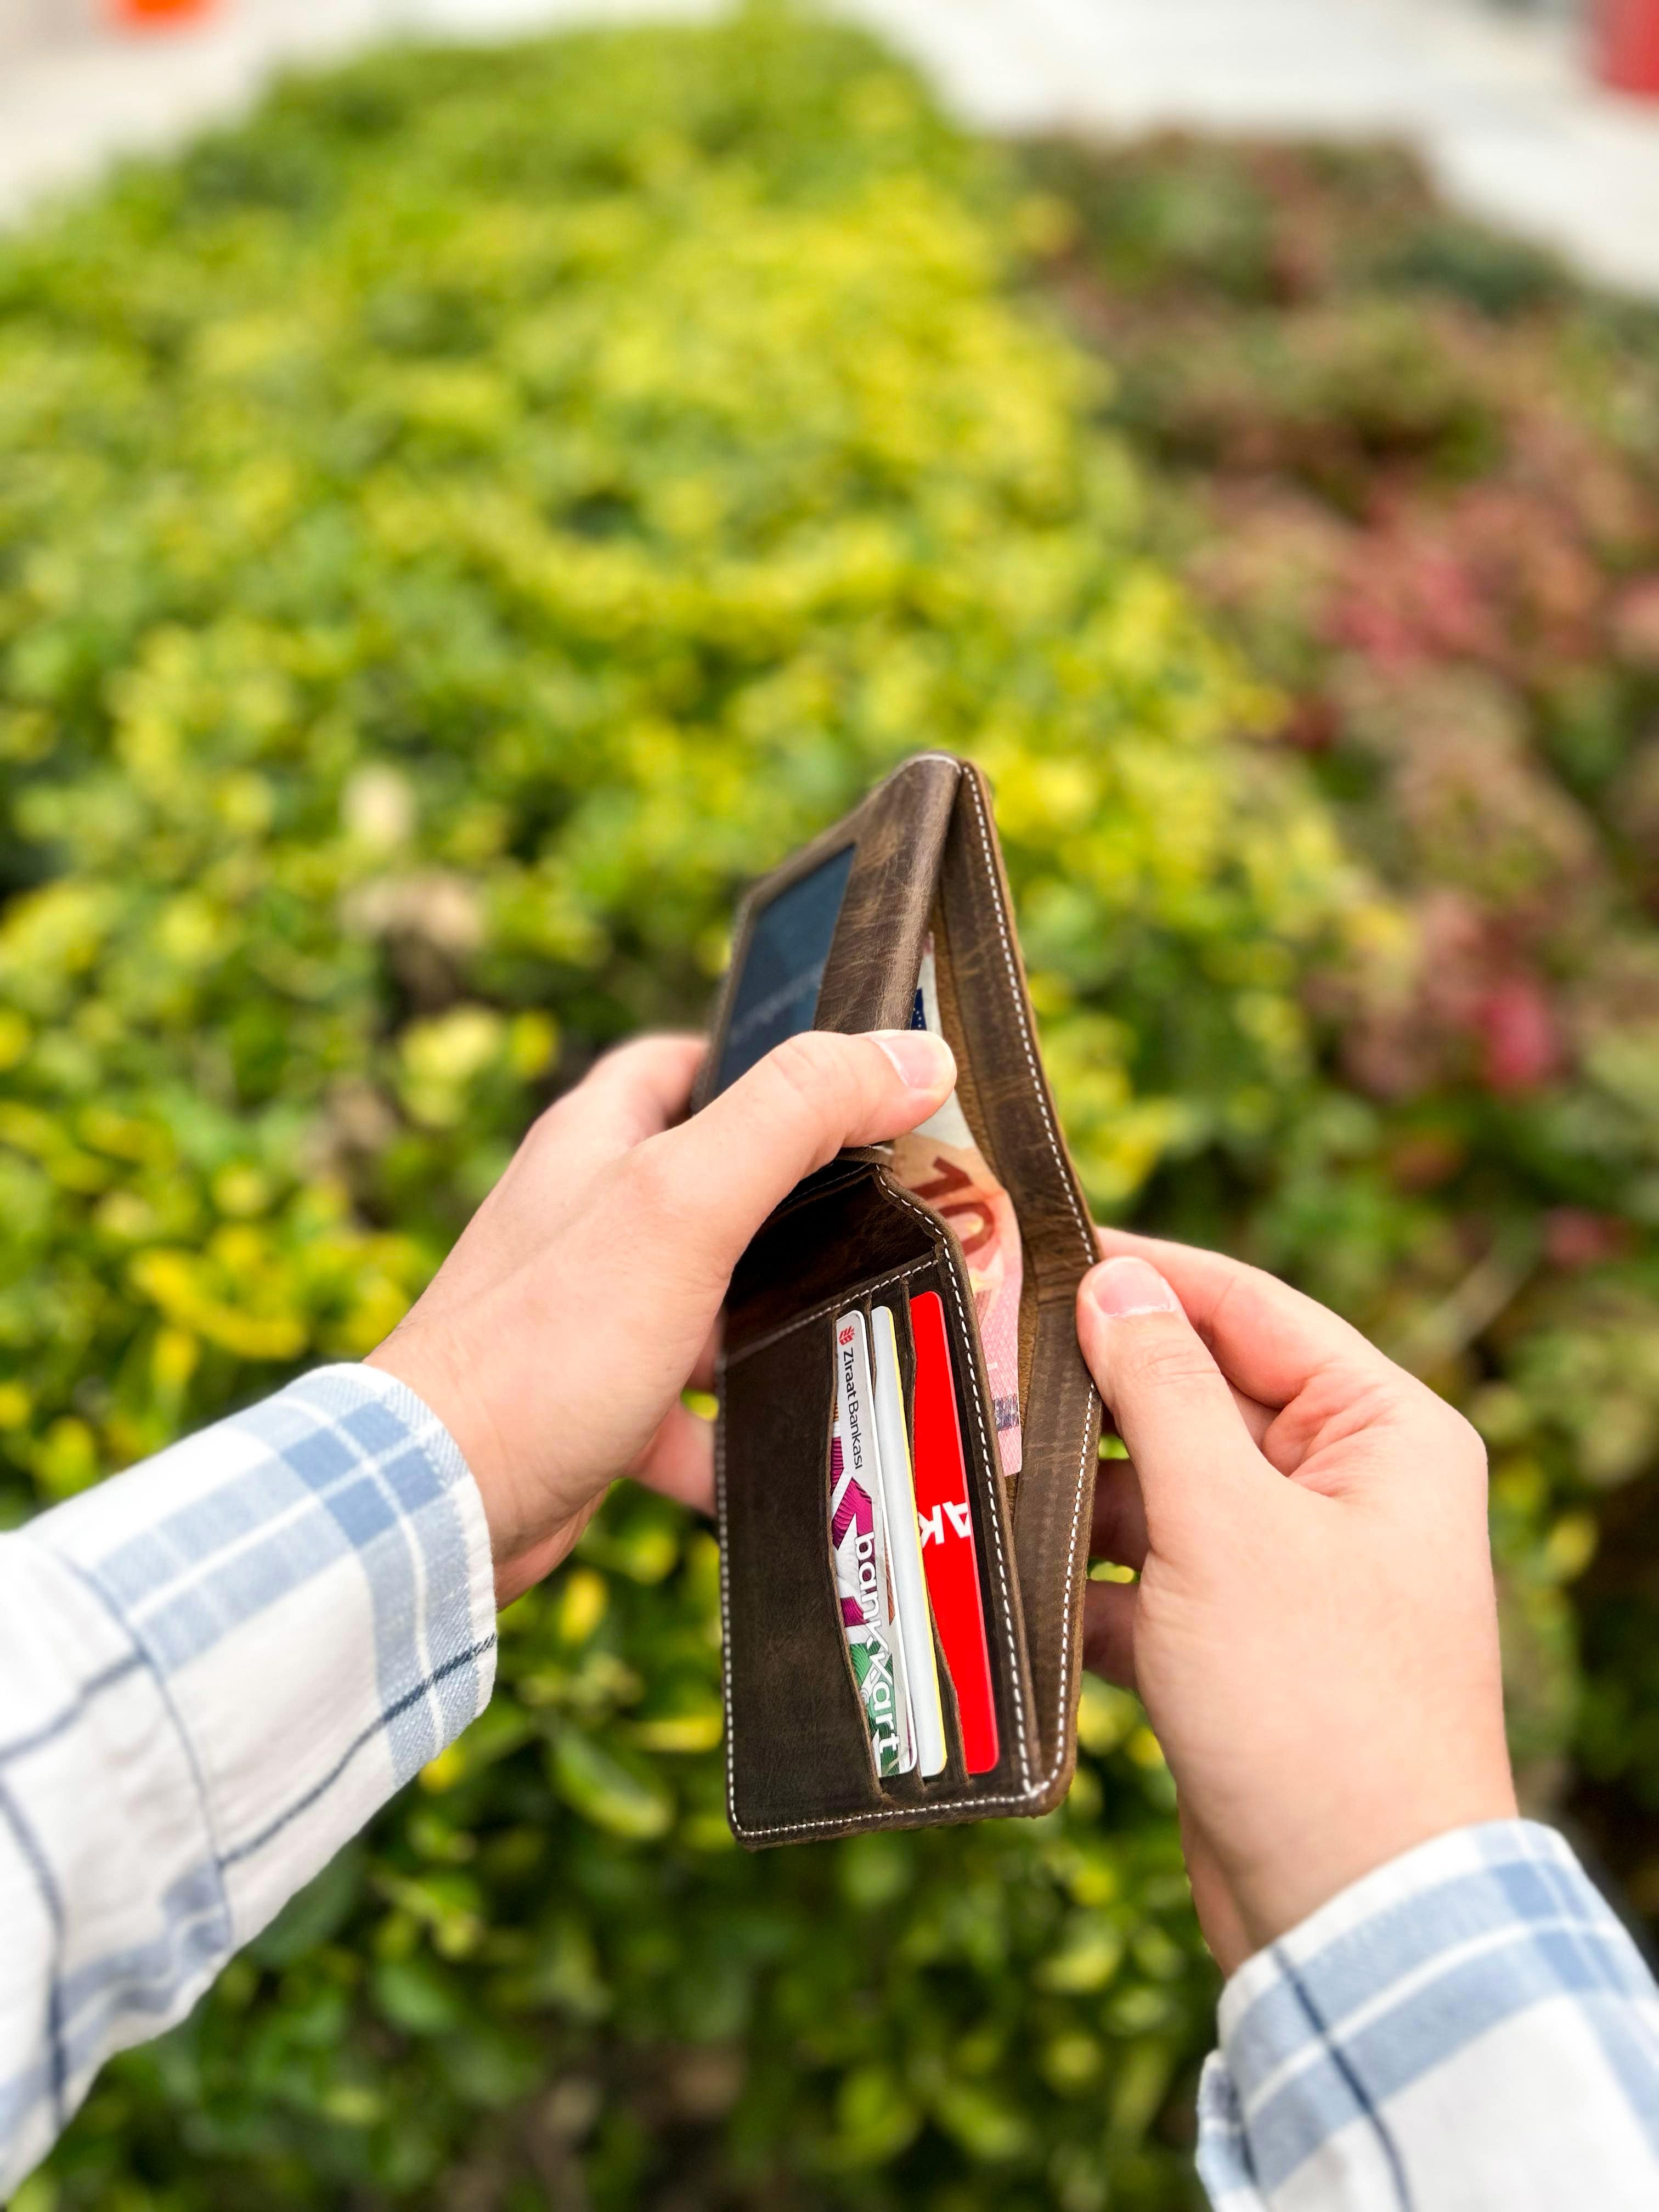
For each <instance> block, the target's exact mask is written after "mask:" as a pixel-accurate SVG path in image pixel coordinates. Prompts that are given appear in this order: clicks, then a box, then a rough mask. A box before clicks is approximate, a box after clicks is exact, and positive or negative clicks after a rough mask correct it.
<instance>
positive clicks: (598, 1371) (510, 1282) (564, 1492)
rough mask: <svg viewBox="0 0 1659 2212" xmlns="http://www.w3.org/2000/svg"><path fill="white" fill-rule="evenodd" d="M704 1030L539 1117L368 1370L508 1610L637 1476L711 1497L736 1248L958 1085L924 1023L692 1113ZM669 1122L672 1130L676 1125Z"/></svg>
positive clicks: (766, 1068)
mask: <svg viewBox="0 0 1659 2212" xmlns="http://www.w3.org/2000/svg"><path fill="white" fill-rule="evenodd" d="M702 1052H703V1044H702V1039H701V1038H698V1037H690V1036H659V1037H646V1038H642V1039H641V1040H640V1041H639V1042H636V1043H634V1044H629V1045H624V1046H623V1047H622V1048H621V1049H620V1050H618V1051H616V1052H613V1053H611V1054H609V1055H608V1056H607V1057H606V1058H605V1059H604V1060H600V1061H599V1063H598V1065H597V1066H595V1067H594V1068H593V1069H592V1072H591V1073H589V1074H588V1075H587V1077H586V1079H585V1080H584V1081H582V1082H581V1083H580V1084H578V1085H576V1087H575V1088H574V1090H573V1091H568V1092H567V1094H566V1095H565V1097H562V1098H561V1099H560V1100H559V1101H558V1103H556V1105H554V1106H551V1107H550V1108H549V1109H548V1110H547V1112H546V1113H544V1115H542V1117H541V1119H540V1120H539V1121H538V1122H537V1123H536V1125H535V1127H533V1128H532V1130H531V1132H530V1133H529V1135H528V1136H527V1137H526V1139H525V1140H524V1142H523V1144H522V1145H521V1146H520V1147H519V1150H518V1152H516V1154H515V1155H514V1156H513V1160H512V1161H511V1163H510V1164H509V1165H508V1167H507V1172H506V1173H505V1174H504V1175H503V1176H502V1177H501V1181H500V1182H498V1183H497V1184H496V1186H495V1189H494V1190H492V1191H491V1192H490V1194H489V1197H488V1198H487V1199H486V1200H484V1202H483V1205H482V1206H480V1207H479V1208H478V1211H477V1213H476V1214H475V1215H474V1216H473V1218H472V1219H471V1222H470V1223H469V1224H468V1225H467V1228H466V1230H465V1232H464V1234H463V1235H462V1237H461V1238H460V1240H459V1243H457V1244H456V1246H455V1249H454V1250H453V1252H452V1253H451V1254H450V1255H449V1257H448V1258H447V1260H446V1261H444V1264H443V1266H442V1267H441V1268H440V1269H439V1270H438V1273H437V1274H436V1275H435V1277H434V1278H433V1279H432V1281H431V1283H430V1284H429V1285H428V1287H427V1289H426V1291H425V1292H424V1293H423V1294H422V1297H420V1298H419V1299H418V1300H417V1301H416V1304H415V1305H414V1306H413V1307H412V1308H411V1309H410V1312H409V1313H408V1314H407V1315H406V1316H404V1320H403V1321H402V1322H399V1323H398V1327H397V1328H395V1329H394V1330H393V1331H392V1334H391V1335H390V1336H389V1337H387V1339H386V1341H385V1343H384V1344H382V1345H381V1346H380V1347H379V1349H378V1350H376V1351H374V1352H371V1353H370V1354H369V1358H368V1364H370V1365H371V1366H374V1367H380V1368H384V1369H385V1370H386V1372H387V1373H388V1374H391V1375H395V1376H398V1379H399V1380H400V1381H402V1382H404V1383H407V1384H408V1385H409V1387H410V1389H411V1390H413V1391H414V1392H415V1393H416V1395H417V1396H418V1397H420V1398H421V1399H422V1400H423V1401H425V1403H426V1404H427V1405H428V1406H429V1407H431V1408H432V1410H433V1412H434V1413H436V1414H437V1416H438V1418H439V1419H441V1421H442V1422H443V1423H444V1425H445V1426H446V1427H447V1429H448V1431H449V1432H450V1434H451V1435H452V1436H453V1437H454V1439H455V1441H456V1443H457V1444H458V1445H459V1447H460V1449H461V1453H462V1455H463V1456H464V1457H465V1460H466V1462H467V1465H468V1466H469V1467H470V1468H471V1470H472V1473H473V1476H474V1478H475V1479H476V1480H477V1485H478V1489H479V1492H480V1494H481V1496H482V1497H483V1505H484V1514H485V1517H486V1518H487V1520H488V1522H489V1535H490V1546H491V1550H492V1553H493V1554H494V1558H495V1595H496V1599H497V1601H498V1602H499V1603H501V1604H502V1605H506V1604H508V1603H510V1602H511V1601H512V1600H513V1598H515V1597H517V1596H518V1595H520V1592H521V1591H523V1590H526V1589H528V1588H529V1587H530V1585H531V1584H532V1583H534V1582H538V1581H539V1580H540V1579H541V1577H543V1576H544V1574H546V1573H547V1572H548V1571H549V1570H550V1568H552V1567H554V1566H556V1565H557V1564H558V1562H559V1561H560V1560H561V1559H562V1558H563V1557H564V1555H565V1553H567V1552H568V1550H569V1549H570V1547H571V1546H572V1545H573V1544H574V1542H575V1541H576V1539H577V1537H578V1536H579V1535H580V1534H581V1532H582V1529H583V1528H585V1527H586V1523H587V1522H588V1520H589V1519H590V1518H591V1517H592V1514H593V1512H594V1510H595V1509H596V1507H597V1506H598V1504H599V1500H600V1498H602V1497H603V1495H604V1494H605V1488H606V1486H607V1485H608V1484H609V1483H610V1482H611V1480H613V1479H614V1478H615V1477H616V1476H617V1475H620V1474H632V1475H635V1476H636V1477H637V1478H638V1479H639V1480H641V1482H646V1483H648V1484H650V1485H651V1486H652V1487H653V1489H656V1490H660V1491H663V1492H665V1493H666V1494H667V1495H668V1496H669V1497H671V1498H682V1499H684V1501H685V1502H686V1503H687V1504H693V1505H699V1506H702V1507H703V1508H704V1509H705V1510H706V1509H707V1508H708V1506H709V1505H710V1504H712V1501H713V1490H714V1469H713V1452H712V1443H711V1438H710V1432H709V1426H708V1423H707V1422H706V1421H702V1420H699V1419H697V1417H696V1415H695V1414H694V1413H690V1412H689V1411H688V1410H687V1409H686V1408H685V1407H684V1406H683V1405H682V1404H681V1403H680V1394H681V1392H682V1391H683V1390H684V1389H686V1388H687V1387H688V1385H690V1386H692V1387H697V1386H701V1387H702V1388H704V1389H706V1388H707V1387H708V1383H709V1382H710V1381H711V1379H712V1371H713V1365H714V1335H713V1332H714V1323H715V1319H716V1316H717V1315H718V1314H719V1311H720V1304H721V1302H722V1300H723V1299H724V1297H725V1296H726V1283H727V1280H728V1279H729V1277H730V1275H731V1273H732V1267H734V1266H735V1265H736V1263H737V1261H738V1255H740V1254H741V1252H742V1251H743V1249H744V1245H745V1244H747V1243H748V1242H749V1240H750V1237H752V1236H753V1235H754V1233H755V1231H757V1229H758V1228H759V1227H760V1225H761V1224H762V1222H763V1221H764V1220H765V1218H766V1217H767V1215H768V1214H769V1213H770V1212H771V1211H772V1209H773V1207H774V1206H776V1205H778V1204H779V1203H780V1201H781V1200H783V1199H784V1198H786V1197H787V1195H788V1194H789V1193H790V1191H791V1190H793V1188H794V1186H795V1184H796V1183H797V1182H799V1181H800V1179H801V1177H802V1176H806V1175H810V1174H811V1172H812V1170H814V1169H815V1168H819V1167H822V1166H823V1164H825V1163H826V1162H827V1161H829V1160H830V1159H833V1158H834V1157H835V1155H836V1153H837V1152H839V1151H840V1150H841V1149H842V1146H845V1145H863V1144H873V1143H877V1142H879V1141H881V1140H882V1139H885V1138H888V1137H893V1136H896V1135H898V1134H899V1133H901V1132H902V1131H903V1130H906V1129H910V1128H914V1127H915V1124H916V1123H917V1122H918V1121H925V1120H926V1118H927V1115H929V1114H931V1113H933V1111H934V1110H935V1109H936V1108H937V1107H938V1106H939V1105H940V1104H941V1103H942V1102H943V1101H944V1099H945V1097H946V1096H947V1095H948V1094H949V1092H950V1091H951V1086H952V1085H953V1084H954V1083H955V1081H956V1066H955V1062H954V1061H953V1060H952V1059H951V1050H950V1047H949V1046H948V1045H946V1044H945V1042H944V1041H943V1039H942V1038H939V1037H936V1036H932V1035H931V1034H929V1033H928V1032H927V1031H925V1030H879V1031H877V1032H875V1033H873V1034H872V1036H866V1037H857V1036H836V1035H832V1034H830V1033H829V1032H826V1031H814V1032H810V1033H808V1034H806V1035H805V1036H797V1037H792V1038H791V1039H789V1041H788V1042H787V1043H784V1044H781V1045H779V1046H778V1047H777V1048H776V1049H775V1051H773V1052H770V1053H769V1054H767V1056H766V1058H765V1059H764V1060H760V1061H759V1062H757V1065H756V1066H754V1067H752V1068H751V1069H750V1071H749V1072H748V1073H747V1074H745V1075H744V1076H743V1077H741V1078H740V1079H739V1080H738V1082H736V1083H734V1084H733V1085H732V1087H731V1089H730V1090H729V1091H724V1092H722V1093H721V1095H720V1097H718V1098H716V1099H714V1101H713V1102H712V1103H710V1104H709V1105H708V1106H706V1107H705V1108H704V1109H702V1112H701V1113H700V1114H697V1115H694V1116H693V1117H692V1118H691V1119H690V1121H686V1120H684V1119H683V1118H682V1117H683V1116H684V1113H685V1109H686V1105H687V1103H688V1100H689V1098H690V1091H691V1085H692V1081H693V1079H694V1078H695V1076H696V1070H697V1064H698V1062H699V1060H701V1059H702ZM677 1124H678V1126H676V1125H677Z"/></svg>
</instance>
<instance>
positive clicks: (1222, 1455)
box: [1077, 1259, 1266, 1545]
mask: <svg viewBox="0 0 1659 2212" xmlns="http://www.w3.org/2000/svg"><path fill="white" fill-rule="evenodd" d="M1077 1316H1078V1339H1079V1343H1080V1344H1081V1345H1082V1347H1083V1356H1084V1358H1085V1359H1086V1360H1087V1361H1088V1363H1089V1368H1090V1371H1091V1373H1092V1374H1093V1376H1094V1378H1095V1382H1096V1383H1097V1385H1098V1387H1099V1390H1100V1395H1101V1396H1102V1397H1103V1399H1104V1401H1105V1402H1106V1404H1107V1406H1108V1407H1109V1410H1110V1412H1111V1414H1112V1418H1113V1419H1114V1420H1115V1422H1116V1424H1117V1431H1118V1434H1119V1435H1120V1436H1121V1437H1122V1439H1123V1441H1124V1443H1125V1444H1126V1445H1127V1448H1128V1453H1129V1456H1130V1458H1131V1459H1132V1460H1133V1462H1134V1467H1135V1472H1136V1474H1138V1475H1139V1478H1140V1487H1141V1494H1142V1496H1143V1498H1145V1500H1146V1519H1147V1525H1148V1528H1149V1531H1150V1532H1151V1534H1152V1539H1153V1542H1154V1544H1155V1545H1156V1542H1157V1536H1158V1522H1159V1520H1160V1519H1163V1520H1165V1521H1167V1519H1168V1516H1170V1514H1171V1513H1172V1512H1173V1511H1175V1510H1178V1508H1179V1507H1180V1505H1181V1504H1182V1502H1183V1500H1184V1498H1186V1497H1187V1496H1188V1495H1189V1494H1190V1492H1191V1488H1192V1486H1193V1485H1194V1483H1195V1482H1201V1483H1202V1484H1203V1485H1204V1486H1205V1491H1206V1496H1208V1497H1210V1498H1213V1495H1214V1486H1215V1484H1216V1482H1217V1480H1218V1478H1219V1479H1224V1480H1225V1476H1226V1475H1227V1474H1229V1473H1231V1472H1232V1471H1233V1470H1237V1471H1238V1472H1239V1473H1241V1474H1246V1473H1248V1472H1249V1471H1254V1470H1256V1469H1261V1468H1265V1467H1266V1462H1265V1461H1263V1460H1262V1458H1261V1455H1260V1453H1259V1452H1258V1451H1257V1450H1256V1448H1255V1441H1254V1439H1253V1438H1252V1437H1251V1435H1250V1432H1249V1429H1248V1428H1247V1427H1246V1426H1245V1424H1244V1417H1243V1414H1242V1413H1240V1411H1239V1409H1238V1407H1237V1403H1236V1402H1235V1401H1234V1398H1233V1394H1232V1391H1231V1389H1230V1388H1229V1386H1228V1383H1227V1379H1226V1377H1225V1376H1224V1375H1223V1373H1222V1371H1221V1370H1220V1369H1219V1368H1218V1366H1217V1365H1216V1363H1215V1360H1214V1358H1213V1357H1212V1354H1211V1352H1210V1349H1209V1346H1207V1345H1206V1343H1205V1342H1204V1340H1203V1339H1202V1337H1200V1335H1199V1334H1198V1331H1197V1330H1196V1329H1195V1328H1194V1327H1193V1325H1192V1323H1191V1322H1189V1321H1188V1318H1187V1316H1186V1315H1185V1314H1184V1313H1183V1312H1182V1307H1181V1301H1180V1300H1179V1299H1178V1298H1177V1297H1176V1294H1175V1292H1174V1291H1172V1290H1171V1289H1170V1285H1168V1283H1166V1282H1165V1281H1164V1278H1163V1276H1162V1275H1160V1274H1159V1273H1158V1270H1157V1269H1156V1268H1155V1267H1152V1266H1151V1265H1150V1264H1149V1263H1148V1262H1147V1261H1145V1260H1139V1259H1119V1260H1107V1261H1103V1262H1102V1264H1101V1265H1100V1266H1099V1267H1094V1268H1091V1270H1090V1272H1089V1273H1088V1274H1086V1275H1085V1277H1084V1279H1083V1281H1082V1283H1081V1284H1080V1285H1079V1289H1078V1304H1077Z"/></svg>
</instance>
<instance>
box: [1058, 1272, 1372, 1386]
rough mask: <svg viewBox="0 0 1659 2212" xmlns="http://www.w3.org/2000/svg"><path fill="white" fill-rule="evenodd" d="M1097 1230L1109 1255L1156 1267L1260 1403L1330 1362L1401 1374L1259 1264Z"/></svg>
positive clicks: (1221, 1360) (1354, 1332) (1233, 1376)
mask: <svg viewBox="0 0 1659 2212" xmlns="http://www.w3.org/2000/svg"><path fill="white" fill-rule="evenodd" d="M1096 1233H1097V1237H1098V1238H1099V1242H1100V1249H1101V1250H1102V1252H1103V1254H1104V1255H1106V1256H1107V1257H1108V1258H1109V1259H1127V1258H1134V1259H1139V1260H1143V1261H1146V1262H1148V1263H1149V1264H1150V1265H1151V1266H1152V1267H1155V1268H1156V1269H1157V1270H1158V1273H1159V1274H1161V1275H1162V1276H1163V1277H1164V1280H1165V1281H1166V1282H1167V1283H1168V1284H1169V1285H1170V1288H1171V1289H1172V1290H1173V1291H1175V1294H1176V1297H1177V1298H1178V1299H1179V1300H1180V1302H1181V1304H1182V1310H1184V1311H1185V1313H1186V1315H1187V1317H1188V1320H1189V1321H1190V1322H1191V1323H1192V1325H1193V1327H1194V1328H1195V1329H1196V1330H1197V1332H1198V1334H1200V1336H1201V1337H1202V1338H1203V1339H1204V1341H1205V1342H1206V1344H1207V1345H1208V1346H1209V1347H1210V1349H1211V1351H1212V1352H1213V1353H1214V1355H1215V1358H1216V1360H1217V1362H1218V1364H1219V1365H1220V1367H1221V1368H1222V1370H1223V1371H1224V1372H1225V1374H1226V1376H1228V1378H1229V1379H1230V1381H1231V1382H1232V1383H1236V1384H1237V1387H1238V1388H1239V1389H1241V1390H1242V1391H1243V1392H1244V1393H1245V1394H1246V1395H1248V1396H1249V1397H1252V1398H1255V1399H1256V1400H1257V1401H1259V1402H1260V1403H1261V1404H1262V1405H1264V1406H1271V1407H1279V1406H1285V1405H1288V1404H1289V1402H1290V1401H1291V1399H1292V1398H1294V1397H1295V1396H1296V1395H1297V1391H1298V1390H1301V1389H1304V1388H1305V1386H1306V1384H1307V1383H1308V1382H1309V1381H1310V1378H1311V1377H1312V1376H1314V1375H1316V1374H1317V1373H1318V1372H1319V1371H1320V1370H1322V1369H1323V1368H1327V1367H1329V1366H1332V1365H1334V1364H1343V1365H1347V1366H1350V1367H1358V1368H1360V1369H1363V1370H1365V1371H1367V1372H1381V1371H1384V1370H1393V1371H1394V1372H1395V1373H1397V1374H1399V1375H1401V1377H1402V1379H1403V1377H1404V1370H1403V1369H1394V1366H1393V1362H1392V1361H1391V1360H1389V1358H1387V1357H1386V1356H1385V1355H1384V1354H1383V1352H1379V1351H1378V1350H1377V1349H1376V1346H1375V1345H1372V1344H1370V1343H1368V1342H1367V1340H1365V1338H1364V1337H1363V1336H1362V1335H1361V1334H1359V1331H1358V1329H1357V1328H1351V1327H1350V1326H1349V1324H1348V1323H1347V1322H1345V1321H1343V1320H1342V1319H1340V1316H1337V1315H1336V1314H1334V1313H1332V1312H1331V1311H1330V1310H1329V1308H1328V1307H1326V1306H1322V1305H1321V1304H1319V1301H1318V1300H1317V1299H1316V1298H1310V1297H1307V1296H1306V1295H1305V1294H1304V1292H1303V1291H1293V1290H1292V1289H1291V1286H1290V1285H1289V1284H1288V1283H1281V1282H1280V1281H1279V1279H1278V1277H1277V1276H1276V1275H1270V1274H1268V1273H1266V1272H1265V1270H1263V1269H1262V1268H1260V1267H1249V1266H1247V1265H1246V1263H1245V1262H1244V1261H1243V1260H1234V1259H1231V1258H1229V1256H1228V1255H1226V1254H1225V1253H1224V1252H1206V1251H1203V1250H1201V1249H1200V1248H1199V1247H1198V1246H1197V1245H1194V1244H1174V1243H1168V1242H1166V1241H1165V1240H1164V1238H1163V1237H1138V1236H1136V1235H1134V1234H1133V1232H1132V1231H1129V1230H1127V1229H1102V1230H1099V1231H1097V1232H1096Z"/></svg>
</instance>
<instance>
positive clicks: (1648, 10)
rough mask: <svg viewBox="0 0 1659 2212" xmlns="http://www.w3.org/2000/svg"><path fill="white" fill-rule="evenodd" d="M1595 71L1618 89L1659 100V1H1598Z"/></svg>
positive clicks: (1605, 82)
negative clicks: (1639, 93) (1643, 94)
mask: <svg viewBox="0 0 1659 2212" xmlns="http://www.w3.org/2000/svg"><path fill="white" fill-rule="evenodd" d="M1595 74H1596V76H1598V77H1600V78H1601V82H1602V83H1603V84H1605V85H1610V86H1611V87H1612V88H1613V90H1614V91H1615V92H1641V93H1645V94H1647V95H1648V97H1649V98H1650V99H1659V0H1597V5H1596V9H1595Z"/></svg>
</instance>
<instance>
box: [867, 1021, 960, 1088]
mask: <svg viewBox="0 0 1659 2212" xmlns="http://www.w3.org/2000/svg"><path fill="white" fill-rule="evenodd" d="M865 1034H866V1036H868V1038H869V1040H870V1042H871V1043H872V1044H873V1045H878V1046H879V1047H880V1048H881V1050H882V1051H883V1052H884V1053H885V1054H886V1055H887V1057H888V1059H889V1060H891V1061H892V1063H893V1065H894V1066H895V1067H896V1068H897V1070H898V1072H899V1073H900V1075H901V1076H902V1078H903V1079H904V1081H905V1082H906V1084H907V1085H908V1086H909V1088H910V1089H911V1090H912V1091H948V1090H949V1089H950V1087H951V1085H952V1084H953V1083H954V1082H955V1081H956V1079H957V1063H956V1059H955V1056H954V1055H953V1054H952V1053H951V1048H950V1046H949V1045H948V1044H946V1043H945V1039H944V1038H943V1037H942V1036H934V1035H933V1031H932V1030H866V1032H865Z"/></svg>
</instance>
